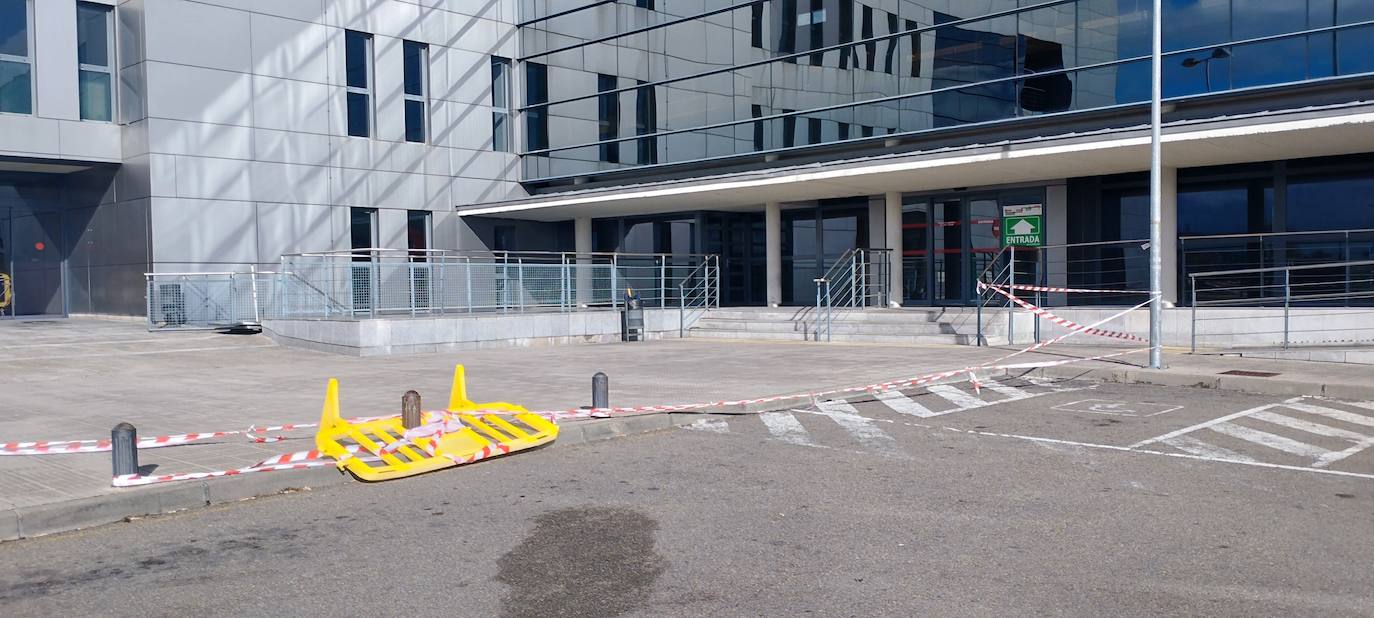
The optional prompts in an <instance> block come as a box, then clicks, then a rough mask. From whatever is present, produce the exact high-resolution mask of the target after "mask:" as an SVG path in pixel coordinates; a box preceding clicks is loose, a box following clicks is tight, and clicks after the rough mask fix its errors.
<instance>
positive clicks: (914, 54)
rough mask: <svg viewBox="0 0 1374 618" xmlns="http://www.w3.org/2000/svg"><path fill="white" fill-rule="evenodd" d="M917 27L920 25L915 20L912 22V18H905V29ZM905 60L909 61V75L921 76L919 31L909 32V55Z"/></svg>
mask: <svg viewBox="0 0 1374 618" xmlns="http://www.w3.org/2000/svg"><path fill="white" fill-rule="evenodd" d="M919 27H920V25H919V24H917V23H916V22H914V21H912V20H910V19H908V20H906V29H907V30H915V29H917V28H919ZM907 62H910V63H911V76H912V77H920V76H921V33H919V32H912V33H911V56H910V58H908V60H907Z"/></svg>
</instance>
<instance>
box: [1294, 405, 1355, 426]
mask: <svg viewBox="0 0 1374 618" xmlns="http://www.w3.org/2000/svg"><path fill="white" fill-rule="evenodd" d="M1352 405H1356V406H1358V405H1360V404H1352ZM1283 407H1285V408H1292V409H1294V410H1297V411H1299V412H1306V413H1308V414H1316V415H1317V416H1325V417H1326V418H1334V419H1336V420H1338V421H1345V422H1347V423H1350V424H1352V425H1368V426H1370V427H1374V418H1370V417H1368V416H1365V415H1363V414H1356V413H1354V412H1346V411H1345V410H1336V409H1334V408H1327V407H1325V406H1314V405H1311V404H1306V403H1300V402H1298V401H1296V400H1289V401H1285V402H1284V403H1283Z"/></svg>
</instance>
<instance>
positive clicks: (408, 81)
mask: <svg viewBox="0 0 1374 618" xmlns="http://www.w3.org/2000/svg"><path fill="white" fill-rule="evenodd" d="M401 57H402V63H403V64H404V67H402V68H403V69H404V70H403V71H402V73H403V75H402V77H403V78H404V79H405V105H406V141H407V142H421V143H423V142H427V141H429V129H428V125H429V46H428V45H425V44H424V43H416V42H415V41H402V42H401Z"/></svg>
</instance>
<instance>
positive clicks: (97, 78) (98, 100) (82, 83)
mask: <svg viewBox="0 0 1374 618" xmlns="http://www.w3.org/2000/svg"><path fill="white" fill-rule="evenodd" d="M78 77H79V79H78V84H77V86H78V88H79V90H80V94H79V95H78V98H79V99H80V102H81V119H82V120H100V121H103V122H109V121H110V119H111V113H110V111H111V110H110V100H111V96H110V95H111V92H110V74H109V73H102V72H100V71H79V72H78Z"/></svg>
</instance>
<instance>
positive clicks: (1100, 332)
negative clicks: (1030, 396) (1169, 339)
mask: <svg viewBox="0 0 1374 618" xmlns="http://www.w3.org/2000/svg"><path fill="white" fill-rule="evenodd" d="M978 287H979V288H981V289H987V290H992V291H993V292H996V293H998V294H1001V295H1002V296H1005V297H1006V298H1007V300H1010V301H1011V302H1013V303H1016V304H1017V305H1019V306H1020V307H1022V308H1023V309H1025V310H1027V311H1029V312H1031V313H1033V314H1035V315H1037V316H1040V317H1042V318H1045V319H1046V320H1049V321H1050V322H1053V323H1054V324H1057V325H1059V326H1063V327H1064V328H1067V329H1069V330H1078V331H1084V332H1087V333H1088V334H1089V335H1097V336H1099V337H1111V338H1113V339H1125V340H1126V341H1135V342H1137V343H1145V340H1144V339H1141V338H1140V337H1137V336H1135V335H1132V334H1130V333H1123V332H1121V331H1116V330H1107V329H1103V328H1089V327H1086V326H1083V325H1081V324H1079V323H1077V322H1074V321H1073V320H1070V319H1068V318H1064V317H1060V316H1058V315H1055V314H1054V313H1052V312H1050V311H1049V310H1048V309H1045V308H1043V307H1038V306H1036V305H1033V304H1031V303H1028V302H1026V301H1025V300H1023V299H1021V298H1020V297H1019V296H1017V295H1015V294H1012V293H1011V292H1008V291H1007V290H1005V289H1003V288H1002V287H1001V286H996V285H987V284H984V283H979V284H978Z"/></svg>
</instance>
